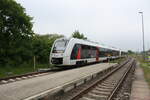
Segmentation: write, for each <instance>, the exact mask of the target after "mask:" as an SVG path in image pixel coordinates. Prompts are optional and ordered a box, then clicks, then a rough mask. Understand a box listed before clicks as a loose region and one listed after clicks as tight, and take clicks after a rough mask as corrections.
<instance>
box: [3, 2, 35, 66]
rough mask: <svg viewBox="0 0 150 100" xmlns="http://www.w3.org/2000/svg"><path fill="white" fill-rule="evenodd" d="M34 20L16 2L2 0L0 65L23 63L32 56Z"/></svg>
mask: <svg viewBox="0 0 150 100" xmlns="http://www.w3.org/2000/svg"><path fill="white" fill-rule="evenodd" d="M31 20H32V18H31V17H30V16H28V15H27V14H26V13H25V9H24V8H23V7H22V6H21V5H20V4H18V3H16V1H14V0H0V64H2V65H3V66H4V65H5V64H7V63H11V64H14V63H16V62H17V63H21V62H22V61H28V60H29V58H30V57H31V56H32V51H31V50H30V49H31V46H32V45H31V40H32V36H33V34H34V33H33V31H32V22H31Z"/></svg>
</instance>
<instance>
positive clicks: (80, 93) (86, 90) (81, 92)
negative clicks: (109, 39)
mask: <svg viewBox="0 0 150 100" xmlns="http://www.w3.org/2000/svg"><path fill="white" fill-rule="evenodd" d="M131 60H132V59H131V58H129V59H128V60H127V61H125V62H124V63H123V64H121V65H120V66H119V67H117V68H116V69H114V70H112V71H111V72H110V73H108V74H107V75H105V76H103V77H102V78H101V79H100V80H98V81H96V82H95V83H93V84H92V85H90V86H89V87H88V88H86V89H84V90H82V91H80V92H79V93H78V94H76V95H75V96H74V97H72V98H71V99H70V100H78V99H79V98H81V97H82V96H83V95H84V94H86V93H88V92H89V91H90V90H91V89H93V88H94V87H96V86H97V85H98V84H99V83H101V82H103V81H104V80H106V79H107V78H108V77H109V76H111V75H112V74H113V73H115V72H116V71H117V70H119V69H120V68H122V67H123V66H125V65H126V64H128V63H129V62H130V61H131Z"/></svg>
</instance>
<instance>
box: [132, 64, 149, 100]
mask: <svg viewBox="0 0 150 100" xmlns="http://www.w3.org/2000/svg"><path fill="white" fill-rule="evenodd" d="M130 100H150V89H149V87H148V84H147V82H146V81H145V78H144V74H143V70H142V68H140V67H139V63H138V64H137V68H136V70H135V79H134V81H133V85H132V90H131V97H130Z"/></svg>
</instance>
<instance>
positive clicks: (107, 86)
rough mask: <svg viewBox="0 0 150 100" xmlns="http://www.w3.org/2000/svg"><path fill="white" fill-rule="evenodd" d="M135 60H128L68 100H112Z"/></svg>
mask: <svg viewBox="0 0 150 100" xmlns="http://www.w3.org/2000/svg"><path fill="white" fill-rule="evenodd" d="M134 65H135V60H134V59H130V60H128V61H127V63H125V64H123V65H122V66H120V67H118V68H116V69H114V70H112V71H111V72H110V73H109V74H107V75H104V76H103V77H102V78H101V79H100V80H98V81H96V82H94V83H93V84H91V85H90V86H88V87H87V88H85V89H83V90H81V91H79V92H78V93H77V94H76V95H74V96H73V97H72V98H71V99H70V100H113V99H112V98H113V97H114V95H115V94H116V93H117V91H118V89H119V88H120V86H121V84H122V83H123V81H124V80H125V79H126V77H127V75H128V73H130V70H131V69H132V68H134Z"/></svg>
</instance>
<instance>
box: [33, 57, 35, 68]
mask: <svg viewBox="0 0 150 100" xmlns="http://www.w3.org/2000/svg"><path fill="white" fill-rule="evenodd" d="M33 62H34V70H35V56H34V58H33Z"/></svg>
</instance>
